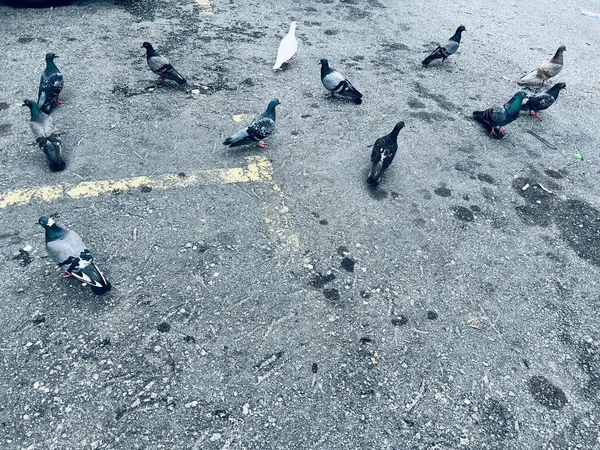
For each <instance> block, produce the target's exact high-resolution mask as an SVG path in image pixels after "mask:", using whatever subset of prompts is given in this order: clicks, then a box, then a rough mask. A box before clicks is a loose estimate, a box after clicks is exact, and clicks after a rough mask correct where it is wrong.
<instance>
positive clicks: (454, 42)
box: [422, 25, 467, 66]
mask: <svg viewBox="0 0 600 450" xmlns="http://www.w3.org/2000/svg"><path fill="white" fill-rule="evenodd" d="M463 31H467V30H466V29H465V27H464V26H462V25H461V26H460V27H458V28H457V29H456V33H454V35H453V36H452V37H451V38H450V39H448V42H446V43H445V44H444V45H438V47H437V48H436V49H435V50H434V51H433V52H431V54H430V55H429V56H428V57H427V58H425V59H424V60H423V63H422V64H423V65H424V66H427V65H428V64H429V63H430V62H431V61H433V60H435V59H441V60H442V66H445V65H446V61H452V58H449V56H450V55H453V54H455V53H456V51H457V50H458V47H459V45H460V38H461V33H462V32H463Z"/></svg>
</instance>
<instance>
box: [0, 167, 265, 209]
mask: <svg viewBox="0 0 600 450" xmlns="http://www.w3.org/2000/svg"><path fill="white" fill-rule="evenodd" d="M245 159H246V161H247V163H248V165H247V166H246V167H235V168H231V169H210V170H198V171H196V172H192V173H188V174H183V173H181V174H176V173H167V174H164V175H159V176H157V177H145V176H144V177H135V178H126V179H122V180H100V181H84V182H82V183H78V184H74V185H67V184H58V185H54V186H40V187H34V188H28V189H15V190H13V191H8V192H5V193H0V209H3V208H6V207H8V206H15V205H27V204H29V203H31V202H33V201H41V202H45V203H49V202H53V201H56V200H60V199H77V198H89V197H99V196H100V195H104V194H114V193H121V192H125V191H129V190H132V189H138V188H143V187H146V186H147V187H150V188H152V189H158V190H166V189H176V188H184V187H188V186H203V185H214V184H233V183H269V184H272V183H273V166H272V165H271V162H270V161H269V160H268V159H267V158H266V157H264V156H251V157H247V158H245Z"/></svg>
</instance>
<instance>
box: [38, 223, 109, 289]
mask: <svg viewBox="0 0 600 450" xmlns="http://www.w3.org/2000/svg"><path fill="white" fill-rule="evenodd" d="M38 223H39V224H40V225H41V226H42V227H44V230H46V250H47V251H48V255H49V256H50V258H51V259H52V260H53V261H54V262H55V263H56V264H57V265H58V267H60V269H61V270H62V271H63V272H64V273H65V275H64V278H68V277H73V278H75V279H76V280H79V281H81V282H83V283H85V284H89V285H90V287H91V289H92V292H93V293H94V294H96V295H102V294H104V293H106V292H108V291H110V289H111V287H112V286H111V284H110V282H109V281H108V280H107V279H106V277H105V276H104V274H103V273H102V272H100V269H98V267H97V266H96V264H94V257H93V256H92V254H91V253H90V251H89V250H88V249H87V247H86V246H85V244H84V243H83V241H82V240H81V237H80V236H79V235H78V234H77V233H75V232H74V231H71V230H67V229H65V228H62V227H61V226H59V225H58V224H57V223H56V222H54V220H53V219H51V218H50V217H45V216H43V217H40V218H39V220H38Z"/></svg>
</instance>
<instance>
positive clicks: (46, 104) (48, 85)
mask: <svg viewBox="0 0 600 450" xmlns="http://www.w3.org/2000/svg"><path fill="white" fill-rule="evenodd" d="M54 58H58V56H57V55H55V54H54V53H46V69H44V72H42V76H41V78H40V87H39V89H38V105H39V106H40V109H41V110H42V111H44V112H45V113H46V114H50V112H51V111H52V108H53V107H54V106H55V105H57V104H58V105H62V104H64V103H65V102H64V101H63V100H59V99H58V96H59V95H60V91H62V88H63V86H64V79H63V74H62V73H61V72H60V70H58V67H56V64H54Z"/></svg>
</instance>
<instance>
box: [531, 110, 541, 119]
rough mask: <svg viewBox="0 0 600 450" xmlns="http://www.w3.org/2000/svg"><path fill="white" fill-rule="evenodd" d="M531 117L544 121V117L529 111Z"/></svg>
mask: <svg viewBox="0 0 600 450" xmlns="http://www.w3.org/2000/svg"><path fill="white" fill-rule="evenodd" d="M529 115H530V116H531V117H535V118H536V119H539V120H542V116H540V115H539V114H538V113H536V112H535V111H529Z"/></svg>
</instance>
